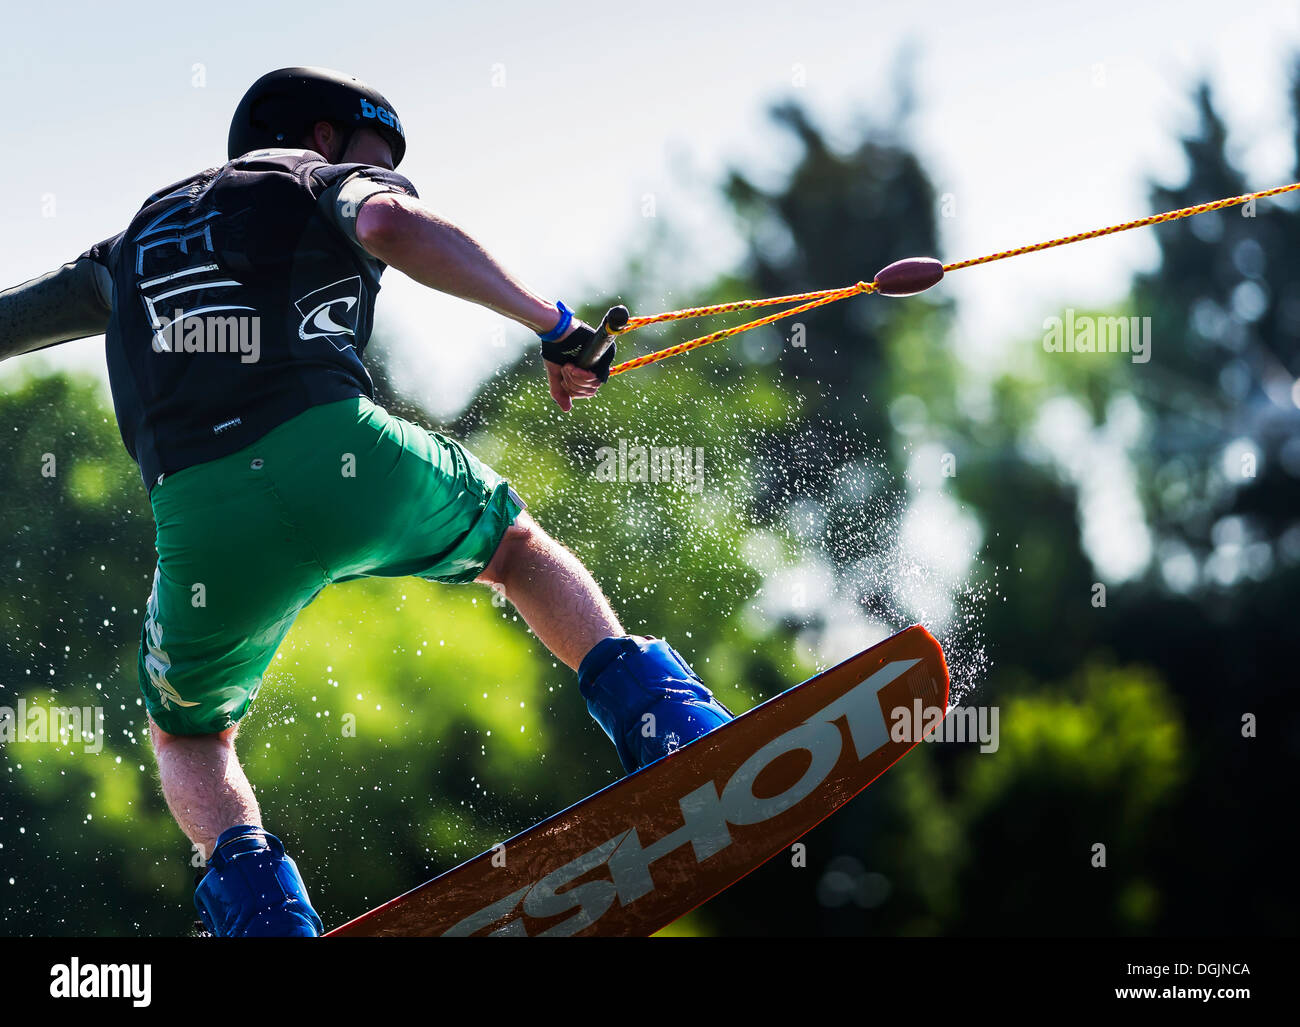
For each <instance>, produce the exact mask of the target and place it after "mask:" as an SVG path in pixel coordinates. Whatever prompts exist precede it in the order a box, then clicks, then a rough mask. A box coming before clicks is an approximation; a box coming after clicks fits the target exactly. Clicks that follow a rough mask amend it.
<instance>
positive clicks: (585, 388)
mask: <svg viewBox="0 0 1300 1027" xmlns="http://www.w3.org/2000/svg"><path fill="white" fill-rule="evenodd" d="M545 363H546V377H547V378H548V379H549V380H550V383H551V398H552V399H553V400H555V402H557V403H558V404H560V409H561V410H564V411H566V412H567V411H569V410H571V409H572V408H573V401H574V400H575V399H591V397H592V396H594V395H595V394H596V390H597V389H599V388H600V387H601V385H602V384H603V383H602V382H601V380H600V379H599V378H597V377H596V376H595V375H594V374H592V373H591V372H590V371H584V370H583V369H582V368H581V367H579V366H578V365H577V364H553V363H551V361H549V360H547V361H545Z"/></svg>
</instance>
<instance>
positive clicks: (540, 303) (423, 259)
mask: <svg viewBox="0 0 1300 1027" xmlns="http://www.w3.org/2000/svg"><path fill="white" fill-rule="evenodd" d="M356 238H357V242H358V243H359V244H360V245H361V247H362V248H363V249H364V250H365V251H366V252H367V253H369V254H370V255H371V256H373V257H375V258H376V259H378V260H382V261H383V262H384V263H385V264H387V265H389V266H390V267H395V268H397V270H399V271H401V272H402V273H404V274H406V275H408V276H409V277H411V278H413V279H415V281H417V282H419V283H420V284H421V285H427V286H428V287H429V288H430V289H437V290H438V291H439V292H445V293H448V294H449V295H452V296H458V297H460V298H461V299H465V300H469V301H470V302H472V303H478V304H480V305H482V306H484V307H487V308H489V309H491V310H495V311H496V312H497V313H499V314H503V315H504V316H506V317H508V318H510V319H511V320H513V321H517V322H519V324H521V325H524V326H526V327H528V328H530V329H532V330H533V331H534V332H537V333H538V334H539V335H540V334H544V333H546V332H549V331H551V330H552V329H553V328H555V327H556V325H557V323H558V322H559V320H560V310H559V308H558V307H557V306H556V305H555V304H554V303H551V302H550V301H548V300H543V299H542V298H541V297H539V296H537V295H536V294H535V293H533V292H531V291H529V290H528V289H527V288H525V287H524V285H523V284H522V283H520V282H519V281H518V280H516V279H515V278H514V277H513V276H512V275H511V274H510V273H509V272H508V271H506V269H505V268H503V267H502V266H501V265H500V264H498V263H497V262H496V261H495V260H494V259H493V258H492V256H491V255H490V254H489V253H488V252H487V251H486V250H485V249H483V247H482V246H480V245H479V244H478V243H477V242H475V241H474V239H472V238H470V236H469V235H468V234H467V233H466V232H464V231H463V230H462V229H460V228H457V227H456V226H455V225H453V224H452V223H451V222H449V221H446V220H444V219H443V218H440V217H439V216H438V215H437V214H435V213H434V212H433V211H431V210H429V209H428V208H427V207H425V206H424V205H423V204H422V203H421V202H420V201H419V200H417V199H415V198H414V197H411V196H406V195H403V194H401V193H395V192H390V193H381V194H378V195H375V196H372V197H370V198H368V199H366V200H365V202H364V203H363V204H362V206H361V208H360V209H359V210H358V211H357V215H356ZM582 329H585V330H586V331H590V329H589V328H587V327H586V326H585V325H583V324H582V323H581V322H580V321H577V320H576V319H575V320H574V321H573V324H572V325H571V326H570V328H569V331H568V332H566V333H565V336H564V337H567V336H568V335H570V334H572V333H573V332H575V331H578V330H582ZM546 376H547V379H548V380H549V383H550V389H551V396H552V398H553V399H554V400H555V402H556V403H558V404H559V405H560V409H562V410H569V409H570V408H571V407H572V406H573V400H575V399H589V398H590V397H592V396H594V395H595V394H596V390H597V389H599V388H600V386H601V384H602V379H601V378H599V377H598V376H596V375H595V374H593V373H592V372H591V371H587V370H584V369H583V368H581V367H578V366H577V365H576V364H556V363H553V362H551V361H550V360H547V361H546Z"/></svg>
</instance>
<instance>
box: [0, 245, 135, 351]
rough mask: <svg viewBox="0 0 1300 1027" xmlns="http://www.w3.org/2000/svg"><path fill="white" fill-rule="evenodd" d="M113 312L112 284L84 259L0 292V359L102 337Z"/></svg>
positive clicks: (97, 266) (100, 267)
mask: <svg viewBox="0 0 1300 1027" xmlns="http://www.w3.org/2000/svg"><path fill="white" fill-rule="evenodd" d="M112 312H113V283H112V279H111V278H110V277H109V274H108V271H107V270H106V269H105V268H104V266H103V265H102V264H99V263H97V262H96V261H94V260H92V259H91V258H90V257H88V256H82V257H78V258H77V259H76V260H74V261H72V262H71V263H70V264H64V265H63V266H62V267H61V268H58V269H57V270H55V271H51V272H50V273H49V274H46V275H41V277H40V278H33V279H32V280H31V281H30V282H24V283H23V284H22V285H16V286H14V287H13V288H12V289H5V290H4V291H3V292H0V360H5V359H7V358H9V357H16V356H18V355H19V354H20V353H31V352H33V351H35V350H38V349H45V348H47V347H49V346H57V345H59V344H60V343H63V342H71V341H72V340H73V339H84V338H86V337H87V336H89V335H103V334H104V332H105V331H107V329H108V320H109V315H110V314H112Z"/></svg>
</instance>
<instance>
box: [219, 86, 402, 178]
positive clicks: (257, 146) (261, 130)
mask: <svg viewBox="0 0 1300 1027" xmlns="http://www.w3.org/2000/svg"><path fill="white" fill-rule="evenodd" d="M318 121H330V122H333V123H335V124H337V125H339V126H340V128H342V130H343V138H344V145H346V143H347V140H348V139H349V138H351V136H352V133H353V132H355V131H356V130H357V129H359V128H373V129H374V130H375V131H376V132H378V133H379V134H380V135H381V136H383V137H384V139H385V140H387V142H388V145H389V146H390V147H392V150H393V167H396V166H397V165H398V164H400V163H402V157H403V156H404V155H405V154H406V137H405V136H404V135H403V134H402V123H401V121H399V120H398V118H397V112H396V111H395V110H393V105H392V104H391V103H389V102H388V101H387V100H385V99H384V97H383V96H382V95H381V94H380V93H378V92H376V91H375V90H373V89H371V88H370V87H369V86H368V85H366V84H365V83H364V82H362V81H361V80H360V79H358V78H353V77H352V76H351V75H343V74H341V73H339V72H337V71H330V70H329V69H328V68H281V69H280V70H279V71H272V72H268V73H267V74H265V75H263V76H262V77H261V78H259V79H258V80H257V81H256V82H254V83H253V86H252V88H251V89H249V90H248V92H247V93H245V94H244V98H243V99H242V100H240V101H239V106H238V107H237V108H236V109H235V117H234V119H233V120H232V121H231V122H230V143H229V146H228V150H229V155H230V159H231V160H234V159H235V158H236V157H242V156H243V155H244V154H246V153H248V152H250V151H251V150H267V149H272V148H274V147H289V148H293V147H297V146H300V145H301V140H302V138H303V137H304V136H306V135H309V134H310V133H311V130H312V126H313V125H315V124H316V122H318Z"/></svg>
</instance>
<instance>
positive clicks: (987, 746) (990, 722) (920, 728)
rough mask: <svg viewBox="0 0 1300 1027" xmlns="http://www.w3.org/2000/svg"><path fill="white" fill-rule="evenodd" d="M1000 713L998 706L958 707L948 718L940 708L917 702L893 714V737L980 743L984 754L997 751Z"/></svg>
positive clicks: (890, 716) (897, 708)
mask: <svg viewBox="0 0 1300 1027" xmlns="http://www.w3.org/2000/svg"><path fill="white" fill-rule="evenodd" d="M998 717H999V710H998V707H996V706H954V707H953V708H952V709H950V710H949V711H948V715H947V716H944V711H943V708H942V707H940V706H926V705H925V704H924V703H922V702H921V700H920V699H913V700H912V705H911V706H895V707H894V708H893V709H892V710H891V711H890V714H889V737H890V740H891V741H895V742H979V746H980V752H997V751H998V746H999V745H1000V744H1001V743H1000V742H999V740H998Z"/></svg>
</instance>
